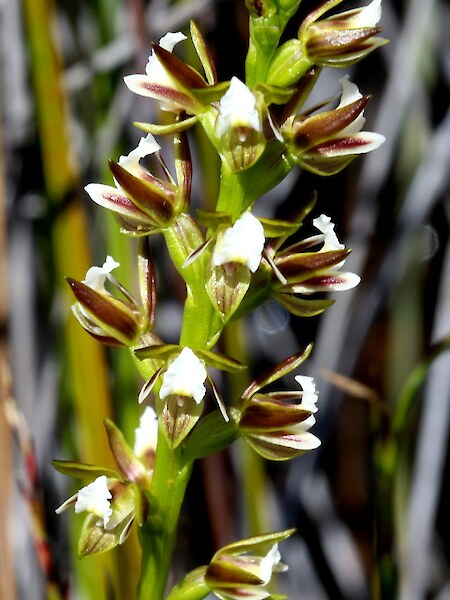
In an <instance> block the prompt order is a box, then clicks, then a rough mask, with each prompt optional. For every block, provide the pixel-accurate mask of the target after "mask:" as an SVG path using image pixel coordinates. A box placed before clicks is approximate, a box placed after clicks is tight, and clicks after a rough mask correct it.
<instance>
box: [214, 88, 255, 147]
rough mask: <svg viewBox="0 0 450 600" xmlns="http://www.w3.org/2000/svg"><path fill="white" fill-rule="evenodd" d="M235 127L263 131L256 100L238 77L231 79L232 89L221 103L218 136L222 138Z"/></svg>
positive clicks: (217, 127) (229, 89) (217, 128)
mask: <svg viewBox="0 0 450 600" xmlns="http://www.w3.org/2000/svg"><path fill="white" fill-rule="evenodd" d="M233 127H249V128H251V129H255V130H256V131H261V130H262V126H261V121H260V118H259V112H258V110H257V108H256V98H255V96H254V95H253V94H252V92H251V91H250V90H249V88H248V87H247V86H246V85H245V83H242V81H241V80H240V79H238V78H237V77H233V78H232V79H231V83H230V87H229V88H228V90H227V92H226V94H225V95H224V96H223V97H222V99H221V101H220V103H219V116H218V117H217V123H216V134H217V136H218V137H219V138H220V137H222V136H223V135H224V134H225V133H226V132H227V131H228V130H229V129H231V128H233Z"/></svg>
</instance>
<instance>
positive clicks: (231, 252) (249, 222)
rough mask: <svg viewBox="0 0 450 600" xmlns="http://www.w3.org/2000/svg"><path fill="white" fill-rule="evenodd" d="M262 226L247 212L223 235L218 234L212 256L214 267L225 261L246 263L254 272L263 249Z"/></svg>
mask: <svg viewBox="0 0 450 600" xmlns="http://www.w3.org/2000/svg"><path fill="white" fill-rule="evenodd" d="M264 242H265V237H264V228H263V226H262V225H261V223H260V222H259V221H258V219H257V218H256V217H254V216H253V215H252V214H251V213H249V212H247V213H244V214H243V215H242V217H240V218H239V219H238V220H237V221H236V223H235V224H234V225H233V226H232V227H229V228H228V229H227V230H226V231H225V233H224V234H223V235H219V236H218V239H217V242H216V245H215V248H214V253H213V257H212V262H213V265H214V266H215V267H218V266H219V265H224V264H226V263H233V262H236V263H241V264H244V265H247V267H248V268H249V269H250V271H251V272H252V273H254V272H255V271H256V270H257V269H258V267H259V263H260V262H261V255H262V251H263V249H264Z"/></svg>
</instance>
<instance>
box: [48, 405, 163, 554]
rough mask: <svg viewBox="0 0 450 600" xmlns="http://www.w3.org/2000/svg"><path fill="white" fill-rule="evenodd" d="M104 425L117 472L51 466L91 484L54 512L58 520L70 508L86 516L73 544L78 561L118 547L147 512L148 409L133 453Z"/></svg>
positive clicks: (151, 452)
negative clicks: (58, 516)
mask: <svg viewBox="0 0 450 600" xmlns="http://www.w3.org/2000/svg"><path fill="white" fill-rule="evenodd" d="M104 425H105V429H106V434H107V436H108V442H109V446H110V448H111V452H112V454H113V456H114V458H115V461H116V463H117V466H118V468H119V470H113V469H108V468H105V467H101V466H96V465H90V464H83V463H77V462H72V461H61V460H55V461H53V466H54V467H55V469H56V470H57V471H59V472H60V473H63V474H64V475H69V476H71V477H77V478H80V479H83V480H87V481H89V480H90V481H91V482H90V483H89V484H88V485H85V486H84V487H82V488H81V489H80V490H79V491H78V492H77V493H76V494H74V495H73V496H71V497H70V498H68V499H67V500H66V501H65V502H63V504H61V506H60V507H59V508H57V509H56V513H57V514H60V513H61V512H63V511H64V510H66V509H67V508H69V507H70V506H74V509H75V512H76V513H86V516H85V519H84V522H83V526H82V529H81V534H80V539H79V542H78V554H79V556H85V555H86V554H96V553H99V552H105V551H106V550H111V549H112V548H114V547H115V546H117V544H123V542H124V541H125V540H126V538H127V536H128V534H129V532H130V529H131V526H132V524H133V523H134V521H136V522H137V524H138V525H139V526H140V527H141V526H142V525H143V524H144V522H145V521H146V519H147V514H148V509H149V504H148V499H147V495H146V493H147V492H148V491H149V489H150V485H151V482H152V476H153V463H154V458H155V451H156V443H157V440H156V432H155V413H154V411H153V409H151V408H150V407H148V408H147V410H145V411H144V413H143V415H142V417H141V419H140V423H139V427H138V428H137V429H136V432H135V446H134V450H132V449H131V447H130V446H129V445H128V443H127V442H126V440H125V438H124V436H123V434H122V432H121V431H120V429H119V428H118V427H117V426H116V425H115V424H114V423H113V422H112V421H110V420H109V419H105V421H104ZM94 477H96V478H95V479H94V480H93V481H92V479H93V478H94Z"/></svg>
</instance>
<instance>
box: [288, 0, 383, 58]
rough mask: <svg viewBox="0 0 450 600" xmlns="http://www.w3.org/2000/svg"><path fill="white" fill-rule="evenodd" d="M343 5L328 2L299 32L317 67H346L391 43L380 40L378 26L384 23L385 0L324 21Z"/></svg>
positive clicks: (337, 2)
mask: <svg viewBox="0 0 450 600" xmlns="http://www.w3.org/2000/svg"><path fill="white" fill-rule="evenodd" d="M341 2H342V0H330V1H328V2H325V3H324V4H322V5H321V6H320V7H319V8H318V9H317V10H315V11H313V12H312V13H310V14H309V15H308V16H307V17H306V19H305V20H304V21H303V23H302V25H301V27H300V29H299V32H298V37H299V40H300V42H302V44H303V46H304V49H305V51H306V55H307V56H308V58H309V59H310V61H311V62H312V63H314V64H317V65H321V66H328V67H346V66H349V65H352V64H353V63H355V62H357V61H359V60H361V59H362V58H364V57H365V56H367V55H368V54H370V53H371V52H373V50H375V49H376V48H379V47H380V46H382V45H384V44H386V43H387V40H385V39H383V38H380V37H377V34H378V33H380V32H381V30H382V29H381V27H378V26H377V24H378V22H379V21H380V19H381V0H373V1H372V2H371V3H370V4H369V5H368V6H365V7H362V8H356V9H352V10H348V11H345V12H342V13H338V14H337V15H332V16H331V17H327V18H325V19H321V18H320V17H322V15H323V14H325V13H327V12H328V11H329V10H331V9H332V8H334V7H335V6H337V5H338V4H340V3H341Z"/></svg>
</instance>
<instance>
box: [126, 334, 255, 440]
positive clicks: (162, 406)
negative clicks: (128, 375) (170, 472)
mask: <svg viewBox="0 0 450 600" xmlns="http://www.w3.org/2000/svg"><path fill="white" fill-rule="evenodd" d="M135 354H136V356H137V358H138V359H139V360H146V361H147V360H156V361H160V363H161V362H162V363H163V364H162V365H161V366H160V367H159V368H157V369H156V370H155V371H154V373H153V375H152V377H151V378H150V379H149V380H148V381H147V382H146V383H145V384H144V386H143V387H142V390H141V392H140V394H139V401H140V402H143V401H144V400H145V399H146V398H147V396H148V395H149V394H150V392H151V391H152V390H153V389H154V388H155V386H156V389H157V390H158V391H157V392H156V412H157V414H158V420H159V424H160V427H161V428H162V431H163V432H164V434H165V436H166V439H167V441H168V443H169V445H170V446H171V447H173V448H176V447H177V446H178V445H179V444H180V443H181V442H182V441H183V440H184V439H185V437H186V436H187V435H188V434H189V432H190V431H191V429H192V428H193V427H194V425H195V424H196V423H197V421H198V419H199V418H200V415H201V414H202V412H203V404H204V403H203V400H204V397H205V395H206V386H205V382H206V380H208V383H209V384H210V387H211V389H212V391H213V393H214V396H215V398H216V400H217V403H218V405H219V409H220V412H221V413H222V417H223V419H224V420H225V421H229V417H228V414H227V412H226V410H225V406H224V404H223V401H222V399H221V397H220V395H219V393H218V391H217V389H216V386H215V385H214V382H213V380H212V379H211V378H210V377H209V375H208V372H207V370H206V365H208V366H211V367H213V368H216V369H221V370H224V371H228V372H230V373H235V372H237V371H240V370H242V369H243V368H245V366H244V365H243V364H242V363H240V362H238V361H236V360H235V359H233V358H231V357H229V356H227V355H225V354H220V353H218V352H210V351H207V350H195V352H194V351H193V350H192V349H191V348H189V347H188V346H184V347H180V346H177V345H174V344H160V345H153V346H149V347H147V348H139V349H138V350H136V351H135ZM158 386H159V387H158Z"/></svg>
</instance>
